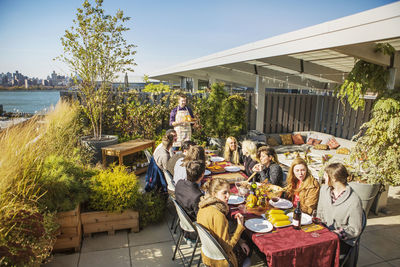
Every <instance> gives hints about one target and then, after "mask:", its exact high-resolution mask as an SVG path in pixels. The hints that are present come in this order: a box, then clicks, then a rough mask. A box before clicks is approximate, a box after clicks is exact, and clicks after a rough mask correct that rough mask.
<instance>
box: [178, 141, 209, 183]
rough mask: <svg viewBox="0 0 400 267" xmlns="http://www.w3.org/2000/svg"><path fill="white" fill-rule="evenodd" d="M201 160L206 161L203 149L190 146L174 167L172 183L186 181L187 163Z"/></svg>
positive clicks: (197, 146)
mask: <svg viewBox="0 0 400 267" xmlns="http://www.w3.org/2000/svg"><path fill="white" fill-rule="evenodd" d="M193 160H201V161H203V162H205V161H206V153H205V151H204V147H202V146H199V145H196V146H191V147H190V148H189V151H188V152H187V154H186V156H185V157H184V158H180V159H178V160H177V162H176V164H175V167H174V181H173V182H174V183H175V184H177V183H178V181H179V180H182V179H183V180H185V179H186V165H185V164H187V163H188V162H189V161H193Z"/></svg>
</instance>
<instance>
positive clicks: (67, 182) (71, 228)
mask: <svg viewBox="0 0 400 267" xmlns="http://www.w3.org/2000/svg"><path fill="white" fill-rule="evenodd" d="M94 174H95V172H94V171H92V170H87V169H85V168H84V167H83V166H81V165H79V164H77V163H75V162H74V161H73V160H71V159H67V158H65V157H63V156H55V155H51V156H48V157H47V158H46V159H45V160H44V163H43V167H42V173H41V176H40V178H39V179H38V187H39V193H40V194H41V195H42V197H41V198H40V199H39V201H38V203H39V206H40V207H41V209H43V210H47V211H50V212H57V214H56V222H57V223H58V224H59V225H60V228H59V229H58V233H59V234H58V236H57V240H56V243H55V244H54V247H53V250H56V251H57V250H64V249H74V250H75V251H79V250H80V246H81V240H82V230H81V228H82V224H81V216H80V204H81V203H83V202H84V201H86V200H87V198H88V194H87V189H86V187H85V186H84V184H85V183H84V180H85V179H88V178H89V177H90V176H92V175H94Z"/></svg>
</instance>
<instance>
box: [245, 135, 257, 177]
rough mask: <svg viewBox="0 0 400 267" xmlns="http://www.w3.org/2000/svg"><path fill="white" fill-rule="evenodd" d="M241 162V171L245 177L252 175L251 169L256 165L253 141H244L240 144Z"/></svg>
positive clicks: (255, 150)
mask: <svg viewBox="0 0 400 267" xmlns="http://www.w3.org/2000/svg"><path fill="white" fill-rule="evenodd" d="M242 153H243V156H242V162H243V167H241V169H242V170H243V171H244V172H245V174H246V175H247V176H250V175H251V174H252V173H253V167H254V166H255V165H256V164H257V162H258V159H257V146H256V144H255V143H254V142H253V141H250V140H244V141H243V143H242Z"/></svg>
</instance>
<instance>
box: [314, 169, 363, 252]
mask: <svg viewBox="0 0 400 267" xmlns="http://www.w3.org/2000/svg"><path fill="white" fill-rule="evenodd" d="M348 176H349V175H348V172H347V170H346V167H344V166H343V164H341V163H332V164H330V165H328V166H327V167H326V168H325V173H324V178H325V185H323V186H322V187H321V190H320V195H319V201H318V209H317V217H319V218H320V219H321V220H322V222H323V223H325V224H326V225H327V226H328V228H329V229H331V230H332V231H333V232H335V233H336V234H338V236H339V238H340V240H341V241H342V242H341V249H340V250H341V252H345V251H346V250H347V249H349V248H350V246H352V245H354V241H355V238H356V237H357V236H358V235H360V233H361V229H362V216H363V215H362V213H363V209H362V206H361V200H360V198H359V197H358V195H357V194H356V193H355V192H354V191H353V189H352V188H351V187H350V186H349V185H348V184H347V177H348Z"/></svg>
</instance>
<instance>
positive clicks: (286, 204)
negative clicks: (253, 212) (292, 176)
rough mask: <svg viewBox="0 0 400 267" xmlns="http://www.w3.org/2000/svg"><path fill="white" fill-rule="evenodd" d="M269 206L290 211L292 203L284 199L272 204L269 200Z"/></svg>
mask: <svg viewBox="0 0 400 267" xmlns="http://www.w3.org/2000/svg"><path fill="white" fill-rule="evenodd" d="M269 204H270V205H271V206H272V207H274V208H278V209H290V208H291V207H293V203H292V202H290V201H289V200H287V199H284V198H280V199H279V201H277V202H273V201H272V200H270V201H269Z"/></svg>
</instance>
